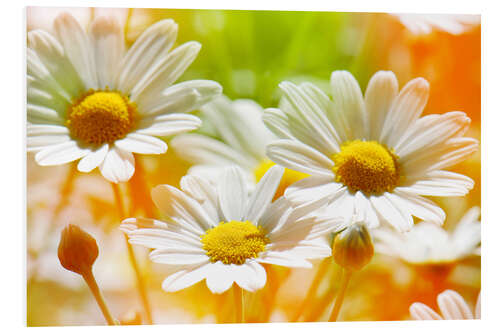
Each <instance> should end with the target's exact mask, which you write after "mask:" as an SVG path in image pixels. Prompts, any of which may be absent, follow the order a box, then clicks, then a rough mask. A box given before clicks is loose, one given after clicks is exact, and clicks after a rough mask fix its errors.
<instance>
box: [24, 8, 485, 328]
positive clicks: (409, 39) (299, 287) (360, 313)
mask: <svg viewBox="0 0 500 333" xmlns="http://www.w3.org/2000/svg"><path fill="white" fill-rule="evenodd" d="M61 11H68V12H70V13H72V14H73V15H74V16H75V17H76V18H77V19H78V20H79V21H80V23H81V24H82V26H84V27H87V26H88V24H89V22H90V21H91V20H92V18H93V17H96V16H98V15H113V16H115V17H117V18H118V19H119V20H121V21H122V22H123V24H126V28H125V29H126V30H125V31H126V41H127V44H128V45H129V46H130V45H131V44H132V43H133V42H134V40H135V39H136V38H137V37H138V36H139V35H140V33H141V32H142V31H144V30H145V29H146V28H147V27H148V26H149V25H151V24H152V23H154V22H156V21H158V20H161V19H164V18H172V19H174V20H175V21H176V22H177V23H178V25H179V33H178V39H177V45H179V44H182V43H184V42H186V41H189V40H196V41H199V42H200V43H201V44H202V46H203V47H202V50H201V52H200V54H199V55H198V58H197V59H196V60H195V62H194V63H193V64H192V65H191V66H190V67H189V68H188V70H187V71H186V73H185V74H184V75H183V77H181V79H180V81H183V80H188V79H211V80H215V81H218V82H219V83H220V84H221V85H222V86H223V88H224V93H225V94H226V95H227V96H229V97H230V98H232V99H237V98H251V99H254V100H255V101H256V102H258V103H259V104H261V106H263V107H274V106H276V105H277V102H278V100H279V97H280V95H279V90H278V83H279V82H281V81H283V80H289V81H292V82H296V83H299V82H303V81H310V82H313V83H315V84H317V85H318V86H319V87H321V88H323V89H324V91H325V92H328V85H329V77H330V74H331V72H332V71H334V70H339V69H345V70H348V71H350V72H351V73H352V74H353V75H354V76H355V77H356V78H357V79H358V81H359V83H360V85H361V88H362V90H363V91H364V89H365V88H366V85H367V83H368V80H369V78H370V77H371V76H372V75H373V74H374V73H375V72H376V71H378V70H391V71H393V72H394V73H395V74H396V76H397V78H398V80H399V85H400V87H402V86H403V85H404V84H405V83H406V82H407V81H409V80H410V79H412V78H414V77H419V76H421V77H424V78H425V79H427V80H428V81H429V82H430V87H431V92H430V98H429V102H428V105H427V107H426V109H425V111H424V113H425V114H431V113H445V112H448V111H453V110H460V111H464V112H466V113H467V114H468V116H469V117H470V118H471V119H472V123H471V128H470V130H469V132H468V133H467V134H466V135H467V136H471V137H474V138H476V139H478V140H480V138H481V30H480V29H481V27H480V24H478V25H475V26H471V27H470V28H468V29H467V30H466V31H464V32H463V33H462V34H460V35H456V34H450V33H447V32H445V31H441V30H433V31H432V32H430V33H427V34H423V35H417V34H414V33H412V32H411V31H410V30H409V29H408V28H406V27H405V26H404V25H403V24H402V23H401V22H400V20H399V19H398V17H396V16H394V15H389V14H384V13H334V12H285V11H233V10H227V11H225V10H180V9H175V10H170V9H154V10H148V9H102V8H95V9H91V8H69V9H61V8H41V7H40V8H39V7H30V8H28V9H27V26H28V27H27V30H28V31H30V30H33V29H44V30H47V31H52V22H53V19H54V18H55V17H56V16H57V15H58V14H59V13H60V12H61ZM201 130H202V131H203V128H202V129H201ZM136 161H137V163H138V168H143V169H144V173H143V175H145V178H146V179H145V181H146V184H147V185H148V187H149V188H151V187H154V186H156V185H158V184H171V185H174V186H178V185H179V180H180V178H181V177H182V176H183V175H184V174H185V173H186V171H187V169H188V168H189V164H187V163H186V162H185V161H182V160H180V159H179V158H178V157H177V156H175V154H174V152H173V151H172V150H169V151H168V152H167V153H166V154H164V155H159V156H154V157H149V156H137V155H136ZM480 161H481V160H480V152H477V153H476V154H475V155H473V156H472V157H471V158H469V159H468V160H467V161H465V162H463V163H461V164H459V165H457V166H455V167H454V168H453V169H452V171H458V172H460V173H463V174H465V175H467V176H469V177H471V178H473V179H474V181H475V183H476V185H475V187H474V189H473V190H472V191H471V192H470V193H469V194H468V195H467V196H466V197H461V198H449V199H437V198H432V199H433V200H435V201H436V202H438V203H439V204H440V205H441V207H443V208H444V209H445V211H446V213H447V220H446V222H445V225H444V227H445V228H446V229H453V227H454V226H455V224H456V223H457V222H458V221H459V219H460V218H461V217H462V215H463V214H464V213H465V211H467V210H468V209H469V208H470V207H472V206H480V205H481V196H480V194H481V165H480ZM75 170H76V167H75V165H65V166H58V167H40V166H38V165H36V163H35V162H34V159H33V156H32V155H30V154H28V156H27V186H28V190H27V196H28V197H27V207H28V211H27V235H26V237H27V242H26V244H27V317H28V318H27V323H28V326H47V325H96V324H104V323H105V322H104V319H103V317H102V315H101V313H100V312H99V309H98V307H97V305H96V303H95V300H94V299H93V298H92V296H91V294H90V292H89V290H88V288H87V286H86V285H85V284H84V282H83V280H82V279H81V277H80V276H78V275H76V274H74V273H72V272H69V271H66V270H65V269H64V268H62V267H61V266H60V264H59V261H58V258H57V246H58V242H59V237H60V231H61V230H62V228H63V227H64V226H65V225H66V224H68V223H74V224H78V225H79V226H81V227H82V228H83V229H84V230H86V231H87V232H89V233H90V234H92V235H93V236H94V237H95V238H96V240H97V243H98V245H99V248H100V253H99V257H98V259H97V261H96V263H95V265H94V273H95V276H96V280H97V281H98V283H99V285H100V287H101V288H102V291H103V294H104V297H105V299H106V300H107V302H108V305H109V307H110V309H111V312H112V313H113V314H114V315H115V316H116V317H117V318H118V319H120V320H121V321H122V322H129V323H131V324H134V323H135V324H137V323H140V322H141V319H140V315H139V316H138V313H140V311H141V306H140V302H139V298H138V296H137V293H136V289H135V278H134V275H133V272H132V270H131V268H130V266H129V262H128V258H127V251H126V247H125V244H124V241H123V235H122V233H121V232H120V231H119V230H118V225H119V223H120V219H119V217H118V213H117V212H116V209H115V203H114V199H113V192H112V189H111V186H110V185H109V183H108V182H107V181H106V180H105V179H104V178H102V177H101V176H100V174H99V173H98V171H97V172H96V171H94V172H92V173H90V174H82V173H77V172H75ZM135 178H136V177H135V176H134V177H133V178H132V180H131V182H130V185H127V186H124V187H122V188H123V191H128V192H127V193H128V197H129V198H130V205H129V206H130V207H131V209H130V211H129V214H131V215H130V216H141V215H142V216H150V215H151V214H152V213H153V214H157V212H156V210H155V207H153V205H152V202H151V200H150V196H149V189H148V188H145V187H144V186H143V185H142V184H143V183H144V182H142V181H138V180H137V179H135ZM135 249H136V251H137V255H138V257H139V261H140V265H141V267H142V269H143V271H144V272H145V274H146V282H147V287H148V292H149V295H150V298H151V303H152V307H153V317H154V322H155V323H199V322H228V321H231V320H232V311H233V299H232V295H227V293H225V294H222V295H212V294H211V293H210V292H209V290H208V289H207V288H206V286H205V283H204V282H202V283H198V284H196V285H195V286H193V287H190V288H187V289H185V290H183V291H179V292H177V293H166V292H163V291H162V290H161V287H160V286H161V281H162V280H163V278H164V277H165V276H166V274H167V272H165V270H164V268H162V267H161V266H159V265H158V266H157V265H155V264H153V263H151V262H150V261H148V260H147V252H146V251H145V250H144V249H143V248H139V247H137V248H135ZM318 266H319V263H316V264H315V266H314V267H315V268H314V269H309V270H308V269H293V270H290V269H285V268H267V270H268V283H267V285H266V287H265V288H264V289H262V290H261V291H259V292H257V293H255V294H248V293H247V294H246V300H247V302H248V303H247V305H248V307H247V311H248V313H247V320H248V321H250V322H262V321H275V322H279V321H289V320H290V319H291V318H293V317H294V314H295V313H296V311H297V310H298V307H299V305H300V302H301V301H302V300H303V298H304V297H305V295H306V292H307V289H308V287H309V284H310V283H311V282H312V279H313V277H314V274H315V270H316V269H317V267H318ZM339 282H340V269H339V267H338V266H336V265H335V264H333V263H332V264H331V265H329V267H328V272H327V279H325V281H323V283H322V284H321V285H320V286H319V288H318V290H317V293H316V295H315V300H314V306H311V307H308V308H307V309H306V310H305V312H304V315H303V317H302V319H301V320H306V321H318V320H319V321H325V320H327V318H328V314H329V312H330V311H331V306H332V303H331V302H332V298H333V297H334V292H335V290H336V289H337V287H338V285H339ZM480 287H481V258H480V256H471V257H468V258H465V259H462V260H460V261H455V262H448V263H437V264H429V265H411V264H408V263H405V262H403V261H402V260H400V259H397V258H393V257H388V256H384V255H381V254H376V255H375V257H374V258H373V260H372V262H371V263H370V264H369V265H368V266H366V267H365V268H364V269H363V270H362V271H361V272H359V273H357V274H355V275H354V277H353V280H352V282H351V284H350V286H349V290H348V293H347V296H346V300H345V303H344V306H343V309H342V312H341V314H340V319H341V320H346V321H358V320H407V319H410V317H409V313H408V307H409V306H410V304H411V303H413V302H415V301H419V302H422V303H425V304H428V305H429V306H431V307H433V308H434V309H437V305H436V296H437V294H438V293H440V292H441V291H443V290H445V289H453V290H456V291H458V292H459V293H460V294H461V295H462V296H464V298H465V300H466V301H467V302H468V303H469V304H470V305H471V306H472V305H473V304H475V301H476V297H477V294H478V292H479V290H480Z"/></svg>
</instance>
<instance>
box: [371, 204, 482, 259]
mask: <svg viewBox="0 0 500 333" xmlns="http://www.w3.org/2000/svg"><path fill="white" fill-rule="evenodd" d="M479 213H480V209H479V207H473V208H471V209H470V210H469V211H468V212H467V213H466V214H465V215H464V216H463V218H462V219H461V220H460V221H459V222H458V224H457V225H456V226H455V228H454V229H453V230H452V231H451V232H448V231H446V230H445V229H443V228H442V227H440V226H438V225H436V224H434V223H430V222H425V221H424V222H420V223H418V224H417V225H415V226H414V227H413V228H412V229H411V230H410V231H409V232H407V233H398V232H395V231H394V230H393V229H390V228H379V229H377V230H374V231H373V234H372V235H373V237H374V239H375V249H376V250H377V252H379V253H383V254H386V255H390V256H394V257H398V258H401V259H403V260H404V261H406V262H408V263H411V264H417V265H422V264H442V263H449V262H454V261H457V260H460V259H463V258H466V257H468V256H471V255H476V254H478V253H479V251H480V250H479V249H480V247H479V246H480V244H481V223H480V222H479Z"/></svg>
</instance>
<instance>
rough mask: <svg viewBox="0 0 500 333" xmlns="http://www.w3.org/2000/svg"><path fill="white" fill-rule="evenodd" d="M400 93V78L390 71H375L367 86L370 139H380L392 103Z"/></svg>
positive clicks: (366, 96)
mask: <svg viewBox="0 0 500 333" xmlns="http://www.w3.org/2000/svg"><path fill="white" fill-rule="evenodd" d="M397 94H398V80H397V78H396V75H394V73H393V72H390V71H378V72H377V73H375V74H374V75H373V76H372V77H371V79H370V81H369V82H368V86H367V87H366V92H365V105H366V113H367V115H368V118H369V120H370V121H369V124H370V136H369V137H370V139H371V140H378V139H379V137H380V132H381V131H382V126H383V125H384V121H385V119H386V116H387V113H388V112H389V110H390V108H391V105H392V103H393V101H394V99H395V98H396V96H397Z"/></svg>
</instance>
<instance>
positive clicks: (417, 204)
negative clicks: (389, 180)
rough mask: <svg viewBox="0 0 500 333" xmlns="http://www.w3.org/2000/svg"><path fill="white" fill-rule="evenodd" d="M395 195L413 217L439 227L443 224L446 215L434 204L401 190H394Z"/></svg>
mask: <svg viewBox="0 0 500 333" xmlns="http://www.w3.org/2000/svg"><path fill="white" fill-rule="evenodd" d="M394 194H395V200H401V201H402V203H401V204H404V205H405V206H406V209H408V210H409V212H410V213H411V214H412V215H413V216H416V217H418V218H419V219H422V220H424V221H429V222H433V223H436V224H438V225H442V224H443V222H444V219H445V217H446V214H445V213H444V211H443V210H442V209H441V208H439V206H437V205H436V204H435V203H434V202H432V201H430V200H428V199H426V198H422V197H420V196H418V195H415V194H412V193H409V192H407V191H405V190H404V189H400V188H396V189H394Z"/></svg>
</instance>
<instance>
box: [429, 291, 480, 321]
mask: <svg viewBox="0 0 500 333" xmlns="http://www.w3.org/2000/svg"><path fill="white" fill-rule="evenodd" d="M437 303H438V305H439V309H440V310H441V313H442V314H443V317H444V319H448V320H450V319H455V320H457V319H458V320H460V319H474V317H473V316H472V312H471V311H470V309H469V307H468V306H467V304H466V303H465V301H464V299H463V297H462V296H460V294H458V293H457V292H456V291H453V290H445V291H443V292H442V293H441V294H439V295H438V297H437Z"/></svg>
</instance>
